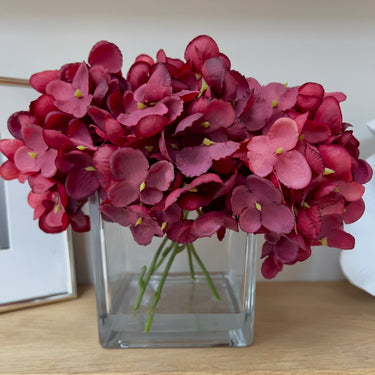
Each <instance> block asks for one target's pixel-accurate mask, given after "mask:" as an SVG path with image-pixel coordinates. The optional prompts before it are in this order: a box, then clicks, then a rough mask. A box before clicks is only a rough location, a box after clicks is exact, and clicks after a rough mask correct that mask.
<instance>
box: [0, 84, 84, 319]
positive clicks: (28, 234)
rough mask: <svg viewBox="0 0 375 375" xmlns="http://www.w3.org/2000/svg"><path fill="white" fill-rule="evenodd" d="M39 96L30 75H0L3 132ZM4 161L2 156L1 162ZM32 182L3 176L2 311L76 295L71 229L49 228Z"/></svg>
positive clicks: (0, 205)
mask: <svg viewBox="0 0 375 375" xmlns="http://www.w3.org/2000/svg"><path fill="white" fill-rule="evenodd" d="M36 98H37V95H36V93H35V90H33V89H32V88H31V87H30V85H29V83H28V81H27V80H23V79H19V78H8V77H0V99H1V103H2V106H1V107H0V133H1V138H9V137H11V135H10V134H9V132H8V130H7V127H6V124H7V119H8V117H9V116H10V115H11V114H12V113H14V112H16V111H21V110H27V109H28V106H29V103H30V102H31V101H32V100H35V99H36ZM3 161H4V160H1V163H2V162H3ZM29 191H30V187H29V185H28V183H27V182H25V183H24V184H21V183H20V182H19V181H18V180H13V181H5V180H3V179H2V178H0V313H3V312H8V311H10V310H15V309H20V308H25V307H31V306H35V305H39V304H45V303H50V302H57V301H62V300H66V299H71V298H75V297H77V283H76V275H75V268H74V256H73V241H72V233H71V231H70V230H67V231H65V232H62V233H57V234H49V233H44V232H43V231H42V230H41V229H40V228H39V226H38V222H37V220H33V210H32V208H31V207H29V205H28V203H27V195H28V193H29Z"/></svg>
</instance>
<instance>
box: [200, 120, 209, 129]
mask: <svg viewBox="0 0 375 375" xmlns="http://www.w3.org/2000/svg"><path fill="white" fill-rule="evenodd" d="M201 125H202V126H203V127H204V128H205V129H208V128H209V127H210V123H209V122H208V121H203V122H202V123H201Z"/></svg>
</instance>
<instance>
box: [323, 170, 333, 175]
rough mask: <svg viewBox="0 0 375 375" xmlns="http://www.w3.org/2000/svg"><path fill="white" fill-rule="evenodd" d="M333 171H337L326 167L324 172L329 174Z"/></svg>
mask: <svg viewBox="0 0 375 375" xmlns="http://www.w3.org/2000/svg"><path fill="white" fill-rule="evenodd" d="M332 173H335V171H334V170H333V169H331V168H324V172H323V175H324V176H328V175H330V174H332Z"/></svg>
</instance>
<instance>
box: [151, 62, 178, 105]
mask: <svg viewBox="0 0 375 375" xmlns="http://www.w3.org/2000/svg"><path fill="white" fill-rule="evenodd" d="M154 67H155V68H154V70H153V72H152V74H151V76H150V79H149V80H148V82H147V83H146V89H145V94H144V100H145V102H156V101H158V100H161V99H163V98H164V97H166V96H168V95H171V94H172V85H171V76H170V74H169V72H168V69H167V68H166V66H165V65H164V64H157V65H156V66H154Z"/></svg>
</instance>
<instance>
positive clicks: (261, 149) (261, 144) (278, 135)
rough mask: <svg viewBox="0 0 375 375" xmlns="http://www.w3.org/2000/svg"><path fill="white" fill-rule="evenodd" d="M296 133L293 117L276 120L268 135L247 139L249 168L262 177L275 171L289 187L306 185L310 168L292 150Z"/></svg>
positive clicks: (296, 127)
mask: <svg viewBox="0 0 375 375" xmlns="http://www.w3.org/2000/svg"><path fill="white" fill-rule="evenodd" d="M298 136H299V132H298V126H297V123H296V122H295V121H294V120H292V119H288V118H281V119H279V120H277V121H276V122H275V123H274V124H273V125H272V127H271V129H270V130H269V132H268V135H261V136H256V137H253V138H251V139H250V141H249V143H248V146H247V149H248V154H247V156H248V158H249V167H250V169H251V170H252V171H253V172H254V173H255V174H257V175H259V176H261V177H266V176H268V175H269V174H270V173H271V172H272V171H274V172H275V174H276V176H277V178H278V179H279V181H280V182H281V183H283V184H284V185H286V186H287V187H289V188H293V189H302V188H304V187H306V186H307V185H308V183H309V182H310V180H311V169H310V167H309V165H308V163H307V161H306V159H305V157H304V156H303V155H302V154H301V153H300V152H298V151H297V150H294V148H295V146H296V144H297V142H298Z"/></svg>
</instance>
